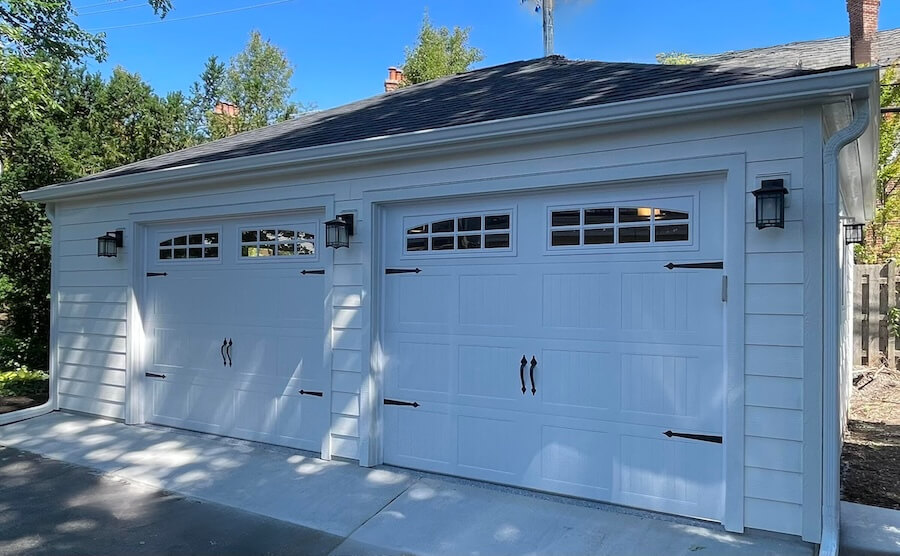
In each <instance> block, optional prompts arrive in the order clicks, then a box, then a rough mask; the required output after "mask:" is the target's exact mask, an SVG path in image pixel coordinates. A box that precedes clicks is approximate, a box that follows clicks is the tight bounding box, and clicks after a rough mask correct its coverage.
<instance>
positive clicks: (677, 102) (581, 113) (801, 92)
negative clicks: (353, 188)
mask: <svg viewBox="0 0 900 556" xmlns="http://www.w3.org/2000/svg"><path fill="white" fill-rule="evenodd" d="M877 72H878V70H877V68H861V69H848V70H841V71H835V72H825V73H818V74H813V75H804V76H800V77H792V78H786V79H777V80H771V81H763V82H760V83H750V84H744V85H737V86H731V87H721V88H716V89H704V90H701V91H693V92H686V93H678V94H674V95H664V96H659V97H650V98H644V99H636V100H630V101H624V102H618V103H611V104H603V105H598V106H589V107H582V108H574V109H570V110H561V111H555V112H546V113H542V114H533V115H527V116H519V117H515V118H507V119H503V120H494V121H489V122H479V123H474V124H465V125H459V126H453V127H447V128H438V129H433V130H422V131H414V132H410V133H404V134H400V135H392V136H384V137H374V138H369V139H361V140H358V141H350V142H347V143H337V144H330V145H322V146H315V147H306V148H302V149H295V150H289V151H280V152H275V153H265V154H258V155H250V156H244V157H239V158H233V159H226V160H220V161H213V162H206V163H199V164H193V165H185V166H179V167H174V168H167V169H161V170H153V171H148V172H142V173H137V174H128V175H124V176H112V177H109V178H101V179H96V180H91V181H86V182H70V183H65V184H61V185H52V186H47V187H43V188H40V189H36V190H32V191H26V192H23V193H22V194H21V196H22V198H23V199H25V200H28V201H38V202H47V201H54V200H61V199H68V198H74V197H84V196H90V195H97V194H101V193H107V192H112V191H117V190H123V189H130V188H137V187H140V188H142V190H144V188H149V187H154V186H159V185H162V186H165V185H166V184H167V183H168V184H171V183H172V182H174V181H187V182H190V181H191V180H196V179H199V178H205V177H214V176H216V175H232V176H233V175H234V174H236V173H241V172H249V173H255V172H258V171H266V170H268V171H271V170H273V169H276V168H277V167H279V166H293V167H295V168H296V166H297V165H304V166H315V167H316V168H317V169H325V168H326V167H327V166H331V165H334V166H338V165H346V164H348V163H349V162H350V161H351V160H353V159H359V160H361V161H364V160H366V159H371V158H375V157H380V156H384V155H386V154H389V153H403V152H404V151H413V152H416V153H420V152H421V151H422V150H423V149H428V148H438V147H439V148H444V147H449V146H452V145H456V144H461V143H463V144H465V143H478V142H480V141H485V140H495V139H499V138H501V137H504V136H511V135H517V134H531V133H546V132H548V131H553V130H562V129H573V128H579V127H585V126H598V125H605V124H610V123H615V122H620V121H625V120H630V121H634V120H638V119H643V118H660V117H664V116H671V115H679V114H685V113H691V114H694V115H696V114H699V113H702V112H707V111H712V110H728V109H737V108H741V107H745V106H749V105H759V104H771V103H791V102H796V103H800V102H808V101H811V100H813V99H819V98H826V97H829V96H843V95H847V94H850V95H852V96H853V97H854V98H864V97H865V96H868V95H869V94H870V91H871V85H872V80H873V79H874V80H875V81H876V83H877V75H878V73H877Z"/></svg>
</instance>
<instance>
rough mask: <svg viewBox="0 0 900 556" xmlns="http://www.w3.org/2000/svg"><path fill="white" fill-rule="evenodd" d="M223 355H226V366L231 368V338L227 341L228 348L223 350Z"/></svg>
mask: <svg viewBox="0 0 900 556" xmlns="http://www.w3.org/2000/svg"><path fill="white" fill-rule="evenodd" d="M225 353H227V354H228V366H229V367H230V366H231V338H229V339H228V347H227V348H226V349H225Z"/></svg>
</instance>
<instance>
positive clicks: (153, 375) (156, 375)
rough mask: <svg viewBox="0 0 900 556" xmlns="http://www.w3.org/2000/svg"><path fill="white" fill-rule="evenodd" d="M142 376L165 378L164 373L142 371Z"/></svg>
mask: <svg viewBox="0 0 900 556" xmlns="http://www.w3.org/2000/svg"><path fill="white" fill-rule="evenodd" d="M144 376H149V377H150V378H166V375H161V374H157V373H144Z"/></svg>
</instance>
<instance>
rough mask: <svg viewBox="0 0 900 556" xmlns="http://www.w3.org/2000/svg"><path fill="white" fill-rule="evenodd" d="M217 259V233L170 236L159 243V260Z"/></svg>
mask: <svg viewBox="0 0 900 556" xmlns="http://www.w3.org/2000/svg"><path fill="white" fill-rule="evenodd" d="M218 258H219V232H191V233H184V234H178V235H170V236H169V237H167V238H166V239H163V240H162V241H160V242H159V260H160V261H172V260H191V259H193V260H196V259H218Z"/></svg>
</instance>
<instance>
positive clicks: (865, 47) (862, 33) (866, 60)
mask: <svg viewBox="0 0 900 556" xmlns="http://www.w3.org/2000/svg"><path fill="white" fill-rule="evenodd" d="M880 7H881V0H847V13H848V14H849V15H850V64H852V65H854V66H861V65H873V64H877V63H878V51H877V46H878V45H877V44H876V42H875V34H876V33H877V32H878V10H879V8H880Z"/></svg>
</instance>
